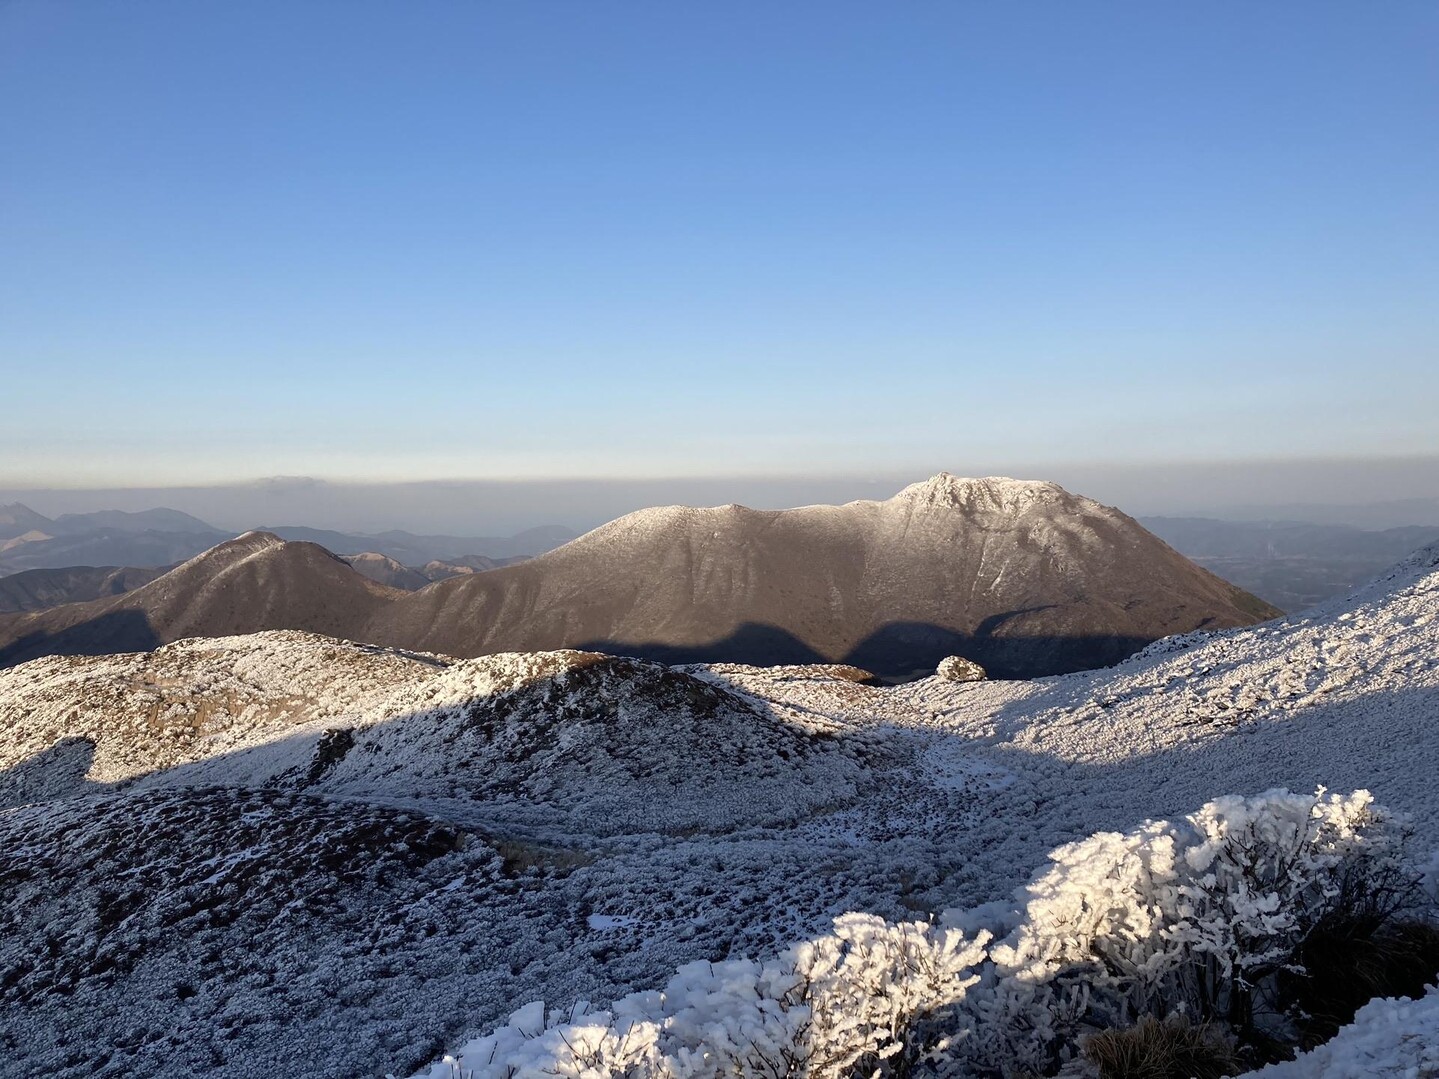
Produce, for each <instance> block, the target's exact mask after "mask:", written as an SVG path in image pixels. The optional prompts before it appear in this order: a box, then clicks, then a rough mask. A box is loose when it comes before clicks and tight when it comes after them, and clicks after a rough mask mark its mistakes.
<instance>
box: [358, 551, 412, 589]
mask: <svg viewBox="0 0 1439 1079" xmlns="http://www.w3.org/2000/svg"><path fill="white" fill-rule="evenodd" d="M344 561H345V562H346V563H347V564H348V565H349V567H350V568H351V569H353V570H354V571H355V572H356V573H358V574H360V576H362V577H368V578H369V579H370V580H372V581H374V582H375V583H377V584H382V585H385V586H386V587H388V588H398V589H401V590H402V591H405V592H414V591H415V590H417V589H420V588H424V587H425V585H427V584H429V583H430V578H428V577H426V576H425V575H424V574H423V573H421V572H420V571H419V570H413V569H410V567H409V566H405V565H401V564H400V563H399V562H396V561H395V560H394V559H393V558H390V557H389V556H388V555H382V554H379V553H377V552H375V551H362V552H361V553H360V554H352V555H346V556H345V557H344Z"/></svg>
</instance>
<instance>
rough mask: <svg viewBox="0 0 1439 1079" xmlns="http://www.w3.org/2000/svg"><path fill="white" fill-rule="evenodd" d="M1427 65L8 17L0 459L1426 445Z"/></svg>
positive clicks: (1122, 26) (1239, 37) (645, 457)
mask: <svg viewBox="0 0 1439 1079" xmlns="http://www.w3.org/2000/svg"><path fill="white" fill-rule="evenodd" d="M1436 61H1439V6H1436V5H1434V4H1433V3H1423V4H1417V3H1412V4H1411V3H1403V2H1386V3H1383V4H1372V3H1365V2H1359V0H1355V2H1353V3H1348V4H1330V3H1323V2H1304V3H1291V4H1284V3H1265V4H1253V3H1232V4H1226V3H1210V4H1196V5H1177V4H1149V3H1137V2H1136V3H1124V4H1108V3H1070V2H1063V3H1061V2H1054V3H1003V4H1001V3H988V4H978V3H960V2H946V3H917V2H916V3H906V4H902V5H899V4H878V3H865V4H850V3H836V2H826V3H812V4H811V3H799V2H787V3H784V4H762V3H757V2H755V3H749V2H731V3H674V2H664V3H640V2H628V0H627V2H624V3H620V2H614V3H608V2H593V0H586V2H583V3H580V2H575V3H550V2H545V0H526V2H523V3H520V2H506V3H487V2H471V0H467V2H463V3H458V2H457V3H425V2H419V3H400V2H394V3H385V4H377V3H364V2H358V3H357V2H351V0H346V2H343V3H306V2H295V0H289V2H285V3H263V2H247V3H244V4H227V5H222V4H195V3H191V2H175V3H168V2H153V0H141V2H135V3H121V2H109V3H100V2H96V3H80V2H73V3H65V2H55V0H48V2H30V0H19V2H13V0H12V2H11V3H8V4H4V5H3V6H0V395H3V398H4V400H5V402H6V404H5V407H4V408H3V409H0V415H3V416H4V422H3V424H0V485H8V486H12V487H17V486H18V487H23V486H27V485H32V484H33V485H36V486H66V485H74V486H95V485H100V486H103V485H107V484H118V485H128V486H150V485H162V486H163V485H166V484H180V483H206V482H223V481H228V480H238V479H245V478H251V477H256V476H269V475H307V476H318V477H325V478H332V479H366V480H375V479H378V480H414V479H439V478H457V477H475V478H484V477H543V476H561V475H569V476H593V477H607V478H614V477H619V478H630V477H647V476H715V475H725V474H737V475H739V474H749V475H756V474H777V473H778V474H828V473H841V472H843V473H849V474H863V473H866V472H874V473H883V474H885V475H889V474H893V473H908V472H913V474H914V475H915V476H916V477H919V476H923V475H928V474H929V473H932V472H934V471H937V470H939V469H941V468H947V469H950V470H952V471H958V472H971V473H978V472H1021V473H1028V474H1038V473H1039V472H1041V471H1043V470H1046V469H1054V468H1058V467H1060V466H1068V467H1072V466H1074V465H1075V464H1076V463H1095V464H1105V463H1108V464H1115V465H1122V466H1126V467H1128V466H1134V465H1145V464H1156V463H1158V464H1162V463H1163V462H1168V461H1198V462H1205V461H1236V460H1245V459H1249V458H1280V459H1303V458H1311V457H1314V458H1318V457H1326V458H1332V457H1373V456H1387V455H1412V454H1424V453H1432V452H1434V451H1436V449H1439V436H1436V434H1435V421H1434V416H1435V414H1436V412H1439V355H1436V342H1439V332H1436V331H1439V302H1436V297H1439V245H1436V243H1435V237H1436V235H1439V232H1436V226H1439V123H1436V121H1439V62H1436ZM1236 500H1239V499H1236Z"/></svg>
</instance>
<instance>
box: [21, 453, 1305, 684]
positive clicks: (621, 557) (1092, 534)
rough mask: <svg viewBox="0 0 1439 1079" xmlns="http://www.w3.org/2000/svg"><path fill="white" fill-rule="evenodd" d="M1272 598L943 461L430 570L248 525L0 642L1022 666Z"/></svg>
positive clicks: (1051, 490) (1137, 536) (1096, 519)
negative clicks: (525, 555) (436, 572)
mask: <svg viewBox="0 0 1439 1079" xmlns="http://www.w3.org/2000/svg"><path fill="white" fill-rule="evenodd" d="M370 538H373V537H370ZM432 538H433V537H432ZM376 553H379V552H376ZM363 561H364V562H365V563H377V564H378V560H376V559H365V560H363ZM385 568H386V569H387V571H388V570H389V567H385ZM400 568H401V569H403V568H404V567H403V565H401V566H400ZM1277 613H1278V612H1277V611H1276V610H1275V609H1274V608H1272V607H1270V606H1269V605H1267V604H1265V603H1264V602H1262V601H1260V600H1258V599H1256V598H1255V597H1254V596H1251V595H1249V594H1248V593H1246V592H1244V591H1242V590H1240V589H1238V588H1235V587H1234V586H1233V585H1231V584H1229V583H1227V582H1226V581H1223V580H1221V579H1219V578H1217V577H1215V576H1214V575H1212V574H1211V573H1209V572H1207V571H1205V570H1203V569H1201V568H1200V567H1198V566H1196V565H1194V564H1193V563H1191V562H1189V561H1188V560H1186V559H1185V558H1184V557H1183V556H1181V555H1180V554H1178V553H1177V552H1176V551H1174V550H1173V549H1172V548H1170V547H1169V546H1166V545H1165V544H1164V543H1162V542H1161V541H1160V540H1158V539H1157V538H1155V537H1154V536H1153V535H1151V534H1150V533H1149V532H1147V531H1145V530H1144V529H1143V528H1142V527H1140V525H1139V524H1137V523H1136V522H1135V521H1134V520H1133V519H1131V518H1129V517H1126V516H1125V515H1124V514H1122V513H1120V512H1118V511H1117V510H1113V509H1110V508H1108V507H1105V506H1101V505H1099V504H1098V503H1096V502H1093V501H1090V500H1089V499H1085V498H1080V497H1077V496H1074V495H1071V494H1069V493H1068V492H1066V491H1064V490H1063V489H1062V488H1060V487H1058V486H1056V485H1054V484H1050V483H1041V482H1028V481H1016V480H1008V479H959V478H956V477H953V476H949V475H947V474H941V475H939V476H936V477H934V478H933V479H930V480H928V481H925V482H923V483H918V484H915V485H913V486H911V487H908V488H906V489H905V490H904V491H902V492H900V493H899V494H898V495H896V496H895V497H894V498H891V499H889V500H887V501H883V502H873V501H863V502H852V503H849V504H847V505H844V506H809V507H805V508H801V509H795V510H782V511H760V510H751V509H746V508H745V507H742V506H723V507H718V508H713V509H694V508H689V507H681V506H673V507H666V508H660V509H652V510H642V511H640V512H638V513H634V514H630V515H628V516H626V517H622V518H620V519H619V520H617V521H614V522H611V523H610V524H608V525H605V526H603V527H601V528H599V529H596V530H595V531H593V532H590V533H588V534H587V535H585V536H583V537H581V538H579V539H577V540H575V541H573V542H571V543H568V544H566V545H564V546H563V547H560V548H559V549H557V550H553V551H550V552H548V553H545V554H541V555H539V556H537V557H535V558H532V559H529V560H527V561H524V562H520V563H518V564H514V565H509V566H503V567H500V568H496V569H492V570H489V571H487V572H482V573H474V574H468V575H462V576H455V577H452V578H449V579H447V580H442V581H439V582H437V583H434V584H431V585H429V586H428V587H426V588H424V589H422V590H420V591H418V592H403V591H399V590H397V589H395V588H391V587H388V586H387V585H382V584H379V583H376V582H375V581H373V580H371V579H369V577H367V576H362V575H361V574H360V573H358V572H356V571H355V569H353V568H352V567H351V565H350V564H348V563H346V562H345V561H342V560H341V559H339V558H337V557H336V556H335V555H333V554H331V553H330V552H329V551H328V550H326V549H324V548H322V547H320V546H318V545H316V544H314V543H312V542H305V541H286V540H285V539H284V538H283V537H282V536H279V535H276V534H273V533H267V532H259V533H250V534H247V535H245V536H242V537H240V538H239V539H235V540H230V541H227V542H224V543H222V544H220V545H218V546H216V547H215V548H213V549H212V550H210V551H208V552H207V553H205V554H203V555H201V556H199V557H196V558H194V559H191V560H190V561H188V562H186V563H185V564H183V565H181V566H179V567H177V568H176V569H174V570H172V571H170V572H169V573H167V574H165V575H164V576H162V577H160V578H158V579H157V580H155V581H152V582H151V583H149V584H147V585H144V586H143V587H141V588H138V589H136V590H135V591H133V592H130V593H127V594H125V595H122V596H116V597H113V598H103V599H97V600H92V601H90V602H88V603H79V604H70V605H68V606H65V607H59V608H55V609H52V610H49V611H41V612H35V613H30V614H25V615H11V616H8V617H6V618H3V619H0V660H3V661H4V662H8V663H14V662H19V661H21V660H24V659H28V658H31V657H33V656H38V655H44V654H48V653H77V652H78V653H100V652H118V651H132V650H140V649H147V648H152V647H154V646H156V645H158V644H161V643H164V642H167V641H173V640H176V639H179V638H181V637H189V636H223V635H227V634H235V633H249V632H254V631H256V630H261V629H304V630H309V631H312V632H319V633H325V634H329V635H332V636H338V637H345V638H349V639H352V640H358V641H366V642H371V643H376V644H383V645H392V646H396V647H401V648H408V649H421V650H425V651H431V652H440V653H445V654H449V655H455V656H475V655H484V654H489V653H495V652H506V651H533V650H542V649H551V648H564V647H579V648H587V649H592V650H595V651H602V652H609V653H617V654H623V655H631V656H639V657H643V658H651V659H660V660H663V661H666V662H699V661H710V660H723V661H734V662H746V663H761V664H774V663H800V662H815V661H833V662H846V663H852V664H856V665H858V666H860V667H863V668H866V669H869V670H872V671H875V672H877V673H879V674H881V675H884V676H887V677H891V678H903V677H908V676H912V675H914V674H916V673H921V672H927V671H930V670H933V669H934V666H935V664H936V663H937V662H938V661H939V660H940V659H942V658H944V657H945V656H947V655H950V654H955V653H958V654H962V655H965V656H967V657H969V658H971V659H974V660H976V661H977V662H979V663H981V664H982V665H984V666H985V667H986V668H988V669H989V670H990V671H991V672H992V673H994V674H998V675H1003V676H1014V677H1028V676H1033V675H1041V674H1053V673H1057V672H1061V671H1070V670H1078V669H1083V668H1089V667H1098V666H1103V665H1106V664H1109V663H1113V662H1115V661H1117V660H1119V659H1122V658H1123V657H1124V656H1126V655H1128V654H1130V653H1131V652H1133V651H1135V650H1136V649H1138V648H1140V647H1142V646H1143V645H1145V644H1147V643H1149V642H1151V641H1153V640H1156V639H1158V638H1160V637H1164V636H1167V635H1169V634H1172V633H1178V632H1183V631H1187V630H1192V629H1197V628H1214V629H1220V628H1228V627H1234V626H1241V625H1248V624H1250V623H1253V622H1256V621H1261V620H1263V619H1265V618H1269V617H1271V616H1273V615H1275V614H1277Z"/></svg>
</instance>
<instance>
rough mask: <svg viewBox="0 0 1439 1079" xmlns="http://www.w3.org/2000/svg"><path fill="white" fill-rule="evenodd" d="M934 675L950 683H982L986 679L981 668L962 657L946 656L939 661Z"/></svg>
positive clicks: (972, 661)
mask: <svg viewBox="0 0 1439 1079" xmlns="http://www.w3.org/2000/svg"><path fill="white" fill-rule="evenodd" d="M934 673H935V674H936V675H938V676H939V677H940V678H945V679H948V680H949V681H951V682H983V681H984V680H985V678H987V677H988V675H986V674H985V673H984V668H983V667H981V666H980V665H979V664H978V663H976V662H974V660H972V659H965V658H964V657H963V656H946V657H945V658H944V659H942V660H940V661H939V666H938V667H937V668H936V669H935V672H934Z"/></svg>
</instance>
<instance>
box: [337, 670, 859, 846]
mask: <svg viewBox="0 0 1439 1079" xmlns="http://www.w3.org/2000/svg"><path fill="white" fill-rule="evenodd" d="M377 714H379V715H384V716H387V717H389V718H385V719H383V720H377V721H374V722H367V724H366V725H365V726H364V727H363V729H361V730H357V731H356V732H355V734H354V741H353V745H352V747H350V748H349V749H348V750H346V751H345V753H344V756H343V759H340V760H338V761H337V762H336V763H335V764H334V765H333V766H332V768H331V769H330V770H329V771H328V772H327V774H326V775H325V776H324V779H323V780H322V781H321V782H320V783H318V784H317V785H316V786H315V788H314V789H317V790H325V791H330V792H334V793H340V794H345V795H347V796H358V795H368V794H376V793H381V792H384V791H391V792H400V791H403V790H407V789H423V790H429V791H431V792H433V793H434V794H436V795H437V796H441V797H450V798H455V799H462V800H466V801H484V802H486V803H489V805H490V807H491V809H492V810H495V809H497V808H498V807H501V806H506V805H509V806H515V807H524V806H527V805H529V806H544V807H547V808H548V809H550V810H552V811H556V812H562V813H565V814H568V815H572V816H573V817H575V818H576V819H577V820H578V821H582V822H583V823H584V826H585V828H586V829H587V830H589V831H591V832H601V833H602V832H607V831H675V830H693V829H716V830H722V831H723V830H730V829H733V828H735V827H738V826H740V825H754V824H777V823H794V822H796V821H798V820H800V819H803V818H804V817H806V816H809V815H812V814H814V813H815V812H818V811H819V810H821V809H825V808H833V807H836V806H839V805H842V804H845V803H848V802H849V801H851V800H853V799H854V797H855V796H856V793H857V790H858V787H859V785H860V783H861V782H862V780H863V777H864V767H863V759H864V753H865V747H864V744H863V743H862V742H860V741H858V740H856V739H851V738H846V737H842V736H841V732H840V730H839V728H838V727H837V726H836V724H835V723H833V722H831V721H828V720H825V719H823V718H814V717H810V719H809V722H807V723H803V722H799V721H797V720H796V719H795V718H794V717H781V716H778V715H776V714H774V713H773V712H771V711H770V710H769V709H767V708H765V707H764V706H763V705H761V704H759V703H758V702H755V701H753V700H751V699H745V698H742V697H740V696H737V695H735V694H734V693H732V692H729V691H727V690H726V689H724V688H721V687H720V686H717V685H715V684H713V683H712V682H709V681H706V680H704V679H701V678H698V677H696V676H695V675H692V674H689V673H686V672H683V671H678V670H672V669H670V668H667V667H663V666H660V665H659V664H654V663H644V662H641V661H637V660H628V659H620V658H616V657H612V656H602V655H598V654H594V653H584V652H542V653H536V654H517V655H499V656H488V657H485V658H483V659H476V660H468V661H465V662H462V663H458V664H456V665H455V666H453V667H451V668H449V669H448V670H446V671H445V672H444V673H443V674H441V675H439V676H438V677H436V678H433V679H431V680H429V681H427V682H425V683H422V684H420V685H419V686H417V687H414V688H406V689H403V690H401V691H399V692H398V693H397V694H395V695H394V696H392V697H390V698H389V699H388V700H386V701H385V702H384V703H383V704H382V705H381V706H379V708H378V709H377Z"/></svg>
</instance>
